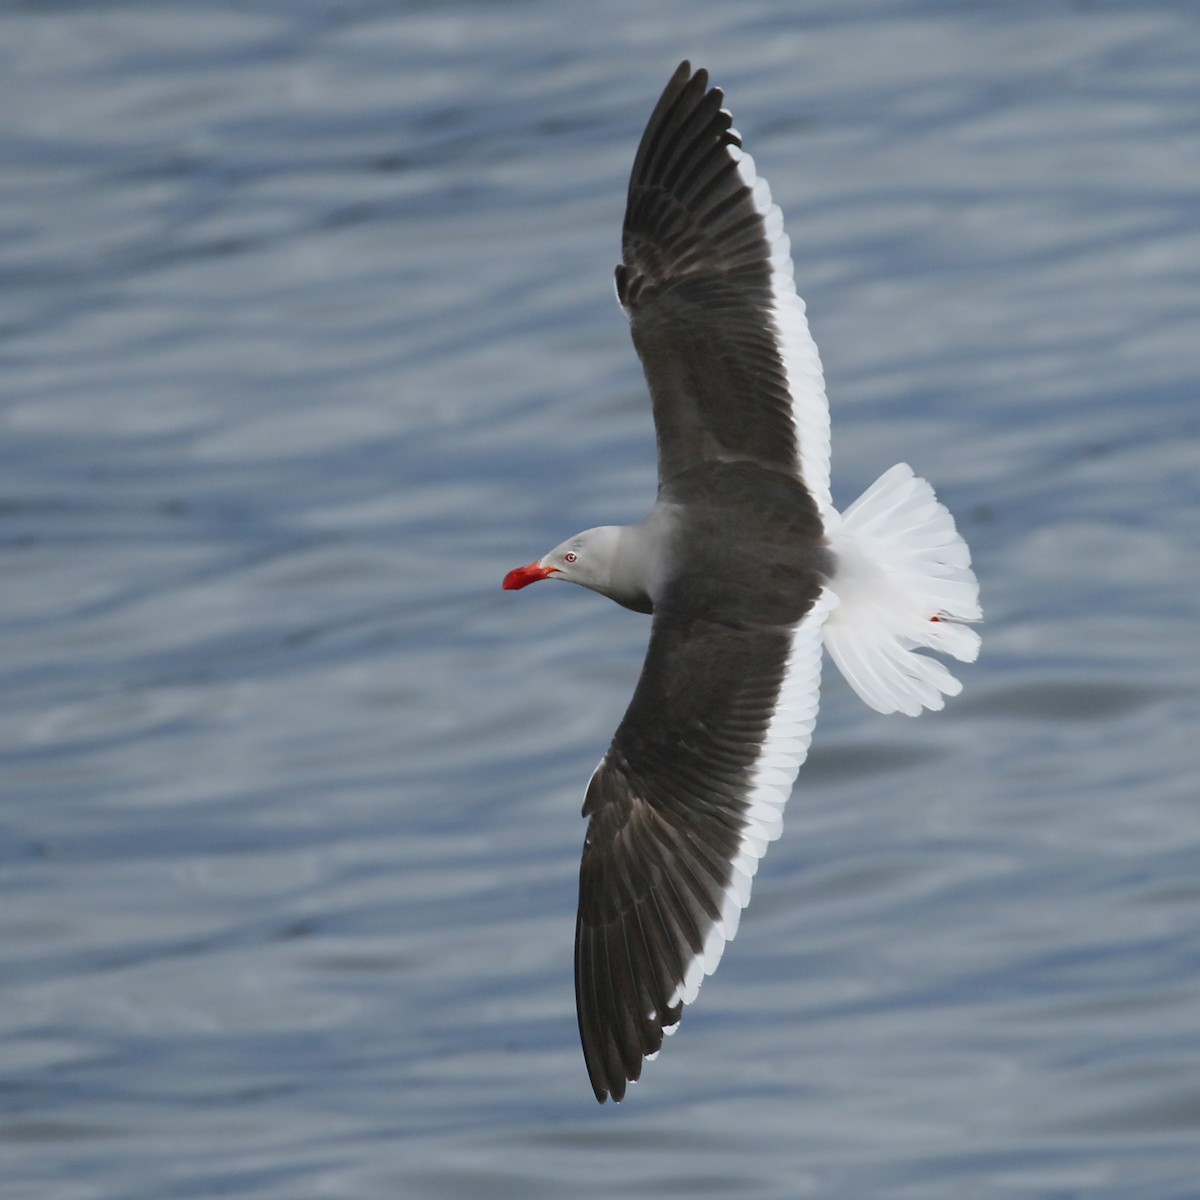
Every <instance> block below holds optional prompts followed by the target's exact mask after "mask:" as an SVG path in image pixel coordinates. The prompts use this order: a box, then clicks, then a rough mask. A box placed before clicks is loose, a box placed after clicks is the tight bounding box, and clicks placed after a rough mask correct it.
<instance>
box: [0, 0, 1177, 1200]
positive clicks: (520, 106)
mask: <svg viewBox="0 0 1200 1200" xmlns="http://www.w3.org/2000/svg"><path fill="white" fill-rule="evenodd" d="M0 45H3V46H4V47H5V51H4V69H3V71H0V112H3V114H4V116H3V119H2V122H0V162H2V163H3V164H4V167H3V171H0V279H2V281H3V287H2V288H0V330H2V332H3V342H2V344H0V353H2V355H3V357H2V366H0V370H2V376H0V378H2V380H3V387H2V388H0V570H2V572H3V583H2V587H3V592H2V595H3V599H2V600H0V679H2V681H3V686H2V687H0V764H2V768H3V796H4V802H3V806H2V807H0V889H2V894H3V895H2V902H0V1196H3V1197H4V1200H10V1198H11V1200H17V1198H21V1200H24V1198H37V1200H118V1198H120V1200H173V1198H179V1200H192V1198H207V1197H215V1196H233V1197H246V1198H254V1200H316V1198H319V1197H354V1198H356V1200H358V1198H370V1197H380V1198H382V1197H396V1196H403V1197H410V1196H411V1197H432V1198H445V1200H459V1198H466V1197H487V1198H489V1200H492V1198H500V1200H503V1198H505V1197H513V1198H517V1197H520V1198H522V1200H529V1198H538V1197H564V1196H569V1197H588V1196H595V1197H602V1196H603V1197H609V1196H614V1195H618V1196H630V1197H635V1196H661V1197H678V1196H720V1197H730V1196H739V1197H740V1196H747V1197H755V1198H779V1200H794V1198H795V1197H800V1196H805V1197H807V1196H812V1197H848V1198H850V1197H853V1198H865V1197H871V1198H880V1200H882V1198H887V1200H963V1198H964V1197H970V1198H972V1200H998V1198H1005V1200H1008V1198H1016V1197H1037V1198H1044V1200H1067V1198H1072V1200H1073V1198H1076V1197H1079V1198H1083V1197H1087V1198H1088V1200H1092V1198H1096V1200H1185V1198H1189V1200H1195V1197H1197V1196H1200V812H1198V807H1197V794H1196V793H1197V786H1196V779H1197V775H1198V768H1200V745H1198V740H1197V734H1196V731H1197V728H1198V720H1200V699H1198V687H1197V678H1198V674H1200V670H1198V669H1200V633H1198V632H1197V630H1198V628H1200V587H1198V586H1197V584H1198V581H1200V537H1198V535H1197V525H1196V511H1197V501H1198V500H1200V489H1198V487H1197V479H1198V478H1200V404H1198V393H1197V382H1196V380H1197V349H1196V348H1197V328H1198V327H1200V325H1198V321H1197V317H1198V315H1200V314H1198V309H1200V304H1198V302H1197V286H1196V285H1197V280H1198V279H1200V200H1198V199H1197V197H1198V196H1200V124H1198V122H1197V119H1196V114H1197V112H1198V111H1200V71H1198V70H1197V63H1198V62H1200V10H1198V9H1197V8H1196V6H1195V5H1194V4H1192V3H1190V2H1186V0H1181V2H1179V3H1154V2H1152V0H1151V2H1135V0H1127V2H1125V3H1117V2H1105V0H1094V2H1090V3H1083V2H1078V3H1066V2H1063V3H1058V2H1055V0H1039V2H1037V3H1034V2H1033V0H1025V2H1020V0H1017V2H1013V3H1006V4H1003V5H996V4H982V3H981V4H974V3H965V2H963V3H933V2H928V0H846V2H838V3H834V2H833V0H825V2H824V3H821V2H813V3H808V2H806V3H804V4H802V5H782V4H766V3H756V2H747V3H743V4H737V5H730V4H718V3H714V2H710V0H700V2H695V0H693V2H687V3H685V2H683V0H667V2H664V3H660V4H655V5H647V4H645V3H644V2H643V0H636V2H635V0H601V2H598V3H596V4H594V5H589V6H582V5H580V6H566V5H555V4H551V3H548V2H546V0H543V2H541V3H537V2H533V0H508V2H506V3H484V2H479V3H463V2H457V3H447V4H405V5H395V4H385V3H382V2H370V0H364V2H362V3H339V2H336V0H301V2H296V3H287V4H284V3H281V2H280V3H267V2H265V0H260V2H258V3H240V4H237V5H234V4H228V3H219V2H216V0H195V2H192V3H189V4H186V5H183V4H178V5H177V4H168V3H150V2H147V3H126V4H101V3H95V4H86V3H77V4H54V5H49V4H45V5H41V4H26V5H16V4H14V5H9V6H6V7H5V8H4V9H3V10H2V11H0ZM685 54H686V55H690V56H691V57H692V58H693V59H694V60H695V61H697V62H701V63H705V64H707V65H708V66H709V67H710V68H711V70H712V71H713V73H714V76H715V77H716V79H717V81H718V82H720V83H721V84H722V85H723V86H724V87H725V88H726V89H727V92H728V95H729V102H730V104H731V106H732V108H733V110H734V113H735V117H736V119H737V124H738V127H739V128H740V129H741V131H742V133H743V135H744V136H745V139H746V144H747V146H748V148H749V149H750V151H751V152H752V153H753V154H754V155H755V156H756V159H757V161H758V164H759V167H760V169H761V170H762V172H763V173H764V174H765V175H766V176H767V177H768V178H769V179H770V180H771V183H772V186H773V189H774V192H775V195H776V198H777V199H778V200H779V202H780V203H781V205H782V207H783V209H784V212H785V214H786V216H787V219H788V228H789V232H790V234H791V236H792V241H793V247H794V253H795V258H796V263H797V278H798V280H799V281H800V286H801V291H802V294H804V295H805V297H806V298H807V300H808V302H809V306H810V316H811V320H812V325H813V329H814V332H815V334H816V336H817V339H818V341H819V343H820V345H821V347H822V351H823V354H824V359H825V366H826V373H827V377H828V383H829V391H830V395H831V399H832V403H833V409H834V456H835V479H834V489H835V498H836V499H838V500H839V501H840V502H842V503H845V502H847V501H849V500H850V499H851V498H853V496H854V495H856V494H857V493H858V491H859V490H861V488H862V487H864V486H865V485H866V484H867V483H869V482H870V481H871V480H872V479H873V478H874V477H875V476H876V475H877V474H878V473H879V472H880V471H881V470H883V469H884V468H885V467H887V466H889V465H890V464H891V463H892V462H894V461H896V460H898V459H904V460H906V461H908V462H910V463H912V465H913V466H914V468H916V469H917V470H918V471H919V472H920V473H922V474H925V475H927V476H928V477H929V478H931V479H932V480H933V481H934V482H935V483H936V485H937V487H938V491H939V493H940V494H941V496H942V497H943V498H944V499H945V500H946V502H947V503H948V504H949V506H950V507H951V508H952V510H953V511H954V512H955V513H956V514H957V515H958V517H959V523H960V527H961V528H962V529H963V531H964V533H965V534H966V536H967V538H968V540H969V542H970V544H971V546H972V548H973V550H974V553H975V559H976V564H977V567H978V572H979V575H980V578H981V581H982V584H983V598H984V605H985V609H986V612H987V617H988V623H987V625H986V626H985V629H984V634H985V641H984V654H983V657H982V658H981V660H980V662H979V663H978V664H977V665H975V666H973V667H969V668H964V670H963V672H962V675H963V678H964V681H965V684H966V690H965V692H964V695H963V696H962V697H961V698H960V699H959V700H958V701H954V702H952V703H951V704H950V706H949V707H948V708H947V710H946V711H945V712H944V713H941V714H936V715H927V716H925V717H923V718H922V719H921V720H919V721H916V722H913V721H909V720H907V719H905V718H901V717H893V718H884V717H879V716H877V715H874V714H872V713H869V712H868V711H867V710H866V709H865V708H863V707H862V706H861V704H859V702H858V701H857V700H856V699H855V698H854V697H853V695H852V694H850V693H849V691H848V689H847V688H845V687H844V685H842V684H841V682H840V681H839V680H837V679H836V678H834V677H833V676H832V673H831V674H830V675H829V677H828V685H827V689H826V699H825V702H824V706H823V711H822V715H821V720H820V723H819V725H818V729H817V737H816V742H815V745H814V748H813V751H812V755H811V757H810V759H809V761H808V763H807V764H806V765H805V767H804V770H803V772H802V774H801V777H800V781H799V784H798V786H797V790H796V795H795V797H794V799H793V801H792V804H791V805H790V807H789V813H788V827H787V830H786V832H785V835H784V837H783V839H782V840H781V841H780V842H779V843H777V844H776V845H775V846H774V847H773V848H772V851H771V853H770V855H769V856H768V857H767V859H766V860H765V862H764V865H763V868H762V871H761V872H760V875H759V878H758V881H757V884H756V888H755V896H754V900H753V903H752V904H751V907H750V909H749V910H748V912H747V913H746V915H745V918H744V920H743V922H742V929H741V932H740V934H739V936H738V939H737V941H736V942H735V943H734V944H733V946H731V947H730V949H729V951H728V952H727V954H726V956H725V960H724V962H723V963H722V966H721V969H720V971H719V972H718V974H717V975H716V976H714V978H713V979H711V980H710V981H708V983H707V984H706V985H705V988H704V990H703V992H702V994H701V997H700V1000H699V1002H698V1003H697V1004H696V1005H695V1007H694V1008H692V1009H690V1010H689V1012H688V1014H687V1017H686V1019H685V1021H684V1024H683V1028H682V1030H681V1032H680V1033H679V1035H678V1036H677V1037H675V1038H674V1039H673V1040H672V1041H671V1042H670V1043H669V1044H668V1045H667V1047H666V1050H665V1051H664V1053H663V1055H662V1057H661V1058H660V1059H659V1061H657V1062H655V1063H653V1064H651V1065H650V1066H649V1067H648V1068H647V1073H646V1077H645V1079H644V1081H643V1082H642V1083H641V1084H639V1085H638V1086H637V1087H636V1088H634V1089H633V1090H632V1092H631V1094H630V1097H629V1099H628V1100H627V1102H626V1103H625V1104H623V1105H621V1106H620V1107H618V1108H614V1107H613V1106H611V1105H609V1106H606V1107H605V1108H604V1109H600V1108H598V1107H597V1106H596V1104H595V1102H594V1100H593V1099H592V1097H591V1092H590V1089H589V1087H588V1085H587V1080H586V1076H585V1073H584V1069H583V1063H582V1058H581V1056H580V1053H579V1050H578V1046H577V1040H576V1033H575V1028H574V1008H573V999H572V991H571V988H572V982H571V941H572V935H573V921H574V902H575V895H574V893H575V877H576V870H577V863H578V853H579V846H580V843H581V840H582V833H583V827H582V824H581V822H580V821H579V818H578V811H579V805H580V802H581V799H582V791H583V787H584V784H585V783H586V780H587V778H588V775H589V773H590V772H591V770H592V768H593V766H594V765H595V763H596V761H597V760H598V758H599V756H600V754H601V752H602V751H603V749H604V746H605V745H606V743H607V739H608V737H609V735H610V734H611V731H612V729H613V728H614V726H615V724H616V722H617V720H618V719H619V717H620V715H621V712H622V711H623V708H624V705H625V703H626V701H627V699H628V696H629V693H630V690H631V688H632V686H633V682H634V680H635V679H636V676H637V672H638V669H639V666H640V660H641V654H642V649H643V646H644V642H645V636H646V623H645V621H644V619H642V618H639V617H637V616H636V615H634V614H630V613H626V612H623V611H621V610H618V609H617V608H616V607H615V606H613V605H611V604H607V603H606V602H604V601H603V600H601V599H600V598H599V597H596V596H593V595H589V594H587V593H584V592H582V591H577V590H575V589H568V588H553V587H546V588H544V589H541V588H534V589H530V590H529V591H527V592H522V593H520V594H519V595H507V594H505V593H502V592H501V591H500V590H499V581H500V578H501V576H502V575H503V573H504V571H505V570H507V569H508V568H509V567H511V566H513V565H516V564H517V563H520V562H525V561H528V560H529V559H530V558H532V557H534V556H536V555H539V554H541V553H542V552H544V551H545V550H546V549H548V548H549V547H550V546H552V545H554V544H555V543H556V542H558V541H559V540H560V539H561V538H562V537H564V536H566V535H567V534H570V533H572V532H574V531H576V530H577V529H581V528H584V527H586V526H589V525H592V524H596V523H600V522H614V521H628V520H636V519H639V518H640V517H641V515H643V513H644V512H645V510H646V508H647V507H648V505H649V503H650V501H651V499H652V495H653V487H654V455H653V442H652V433H651V429H650V422H649V413H648V405H647V402H646V398H645V393H644V388H643V384H642V382H641V378H640V372H639V368H638V365H637V362H636V358H635V356H634V354H633V351H632V348H631V347H630V345H629V341H628V333H627V330H626V328H625V323H624V319H623V317H622V316H621V314H620V312H619V310H618V308H617V306H616V305H615V304H614V303H613V298H612V288H611V268H612V266H613V264H614V262H615V261H616V255H617V248H618V230H619V223H620V218H621V210H622V202H623V194H624V184H625V176H626V173H627V171H628V168H629V164H630V162H631V159H632V155H633V150H634V147H635V145H636V141H637V137H638V135H639V133H640V131H641V127H642V124H643V123H644V121H645V118H646V116H647V114H648V112H649V109H650V107H651V105H652V103H653V100H654V99H655V97H656V95H657V93H658V91H659V89H660V88H661V86H662V84H663V83H664V82H665V80H666V78H667V76H668V74H669V73H670V71H671V70H672V69H673V68H674V66H675V65H676V63H677V62H678V60H679V59H680V58H681V57H683V56H684V55H685Z"/></svg>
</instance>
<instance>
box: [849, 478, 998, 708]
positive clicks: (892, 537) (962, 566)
mask: <svg viewBox="0 0 1200 1200" xmlns="http://www.w3.org/2000/svg"><path fill="white" fill-rule="evenodd" d="M830 545H831V547H832V549H833V552H834V555H835V557H836V560H837V566H836V569H835V572H834V576H833V580H832V587H833V590H834V591H835V592H836V593H837V596H838V605H837V607H836V608H835V609H834V610H833V611H832V613H831V614H830V616H829V619H828V620H827V621H826V623H825V645H826V646H827V648H828V649H829V653H830V657H832V659H833V661H834V662H835V663H837V665H838V669H839V670H840V671H841V673H842V674H843V675H844V676H845V678H846V682H847V683H849V684H850V686H851V687H852V688H853V689H854V690H855V691H856V692H857V693H858V694H859V696H861V697H862V699H863V700H864V701H866V703H867V704H869V705H870V706H871V707H872V708H874V709H877V710H878V711H879V712H883V713H890V712H903V713H907V714H908V715H909V716H914V717H915V716H916V715H917V714H918V713H920V711H921V710H922V708H929V709H939V708H941V707H942V706H943V704H944V703H945V700H944V697H945V696H957V695H958V693H959V692H961V691H962V684H961V683H960V682H959V681H958V680H957V679H955V677H954V676H953V675H952V674H951V673H950V672H949V670H947V668H946V667H945V666H944V665H943V664H942V663H940V662H939V661H938V660H937V659H934V658H929V657H928V656H927V655H925V654H921V653H919V651H920V650H926V649H927V650H936V651H938V652H940V653H942V654H948V655H950V656H951V657H953V658H957V659H958V660H959V661H960V662H974V661H975V658H976V657H977V656H978V654H979V634H978V633H976V632H975V630H973V629H970V628H968V627H967V626H966V625H965V624H963V622H967V621H978V620H981V619H982V617H983V611H982V609H980V607H979V584H978V582H977V581H976V579H975V573H974V572H973V571H972V570H971V552H970V551H969V550H968V549H967V544H966V542H964V541H963V539H962V537H961V536H960V535H959V533H958V530H957V529H956V528H955V526H954V518H953V517H952V516H951V515H950V513H949V512H948V511H947V510H946V508H945V506H944V505H942V504H940V503H939V502H938V499H937V497H936V496H935V495H934V494H933V488H931V487H930V486H929V484H928V483H927V482H926V481H925V480H924V479H921V478H919V477H918V476H915V475H914V474H913V472H912V468H911V467H909V466H908V465H907V464H906V463H898V464H897V465H896V466H894V467H892V468H891V470H889V471H885V472H884V473H883V474H882V475H881V476H880V477H879V478H878V479H877V480H876V481H875V482H874V483H873V484H872V485H871V486H870V487H869V488H867V490H866V491H865V492H864V493H863V494H862V495H861V496H860V497H859V498H858V499H857V500H856V501H855V502H854V503H853V504H851V505H850V507H849V508H847V509H846V511H845V512H844V513H843V514H842V517H841V521H840V523H839V524H838V525H837V526H836V527H835V528H833V529H831V530H830Z"/></svg>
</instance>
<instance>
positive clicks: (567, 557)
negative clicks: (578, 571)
mask: <svg viewBox="0 0 1200 1200" xmlns="http://www.w3.org/2000/svg"><path fill="white" fill-rule="evenodd" d="M578 559H579V555H578V554H576V553H575V551H574V550H568V551H567V552H566V554H564V555H563V562H568V563H572V562H576V561H577V560H578Z"/></svg>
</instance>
